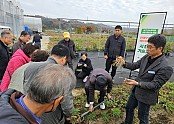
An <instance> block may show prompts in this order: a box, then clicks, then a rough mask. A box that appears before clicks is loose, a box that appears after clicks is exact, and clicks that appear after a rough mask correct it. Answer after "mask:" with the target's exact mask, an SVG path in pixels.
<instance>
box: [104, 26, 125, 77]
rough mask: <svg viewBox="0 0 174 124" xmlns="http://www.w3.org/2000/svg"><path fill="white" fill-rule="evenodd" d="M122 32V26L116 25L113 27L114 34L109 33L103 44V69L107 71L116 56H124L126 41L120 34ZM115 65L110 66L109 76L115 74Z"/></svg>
mask: <svg viewBox="0 0 174 124" xmlns="http://www.w3.org/2000/svg"><path fill="white" fill-rule="evenodd" d="M121 33H122V27H121V26H120V25H117V26H116V27H115V34H114V35H111V36H110V37H109V38H108V39H107V41H106V44H105V50H104V58H105V59H106V68H105V70H106V71H107V72H109V70H110V68H111V65H112V64H113V61H114V60H115V59H116V57H118V56H122V57H124V54H125V48H126V42H125V39H124V37H123V36H121ZM116 69H117V67H116V66H112V72H111V76H112V79H113V78H114V76H115V74H116Z"/></svg>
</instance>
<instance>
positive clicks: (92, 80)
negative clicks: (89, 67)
mask: <svg viewBox="0 0 174 124" xmlns="http://www.w3.org/2000/svg"><path fill="white" fill-rule="evenodd" d="M112 84H113V81H112V77H111V76H110V74H109V73H108V72H107V71H106V70H104V69H102V68H96V69H94V70H93V71H92V72H91V74H90V75H89V77H88V79H87V82H86V83H85V91H86V96H87V102H86V104H85V107H89V111H93V104H94V91H95V90H98V91H100V98H99V99H98V103H101V102H103V101H104V97H105V95H107V97H108V99H111V95H110V92H111V90H112ZM100 109H105V104H104V103H103V104H101V105H100Z"/></svg>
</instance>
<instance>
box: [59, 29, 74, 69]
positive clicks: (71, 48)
mask: <svg viewBox="0 0 174 124" xmlns="http://www.w3.org/2000/svg"><path fill="white" fill-rule="evenodd" d="M63 37H64V39H63V40H61V41H59V42H58V44H63V45H65V46H67V47H68V48H69V51H70V57H69V58H68V66H69V67H70V68H71V69H73V64H72V59H73V58H75V55H74V53H75V52H76V49H75V44H74V41H72V40H71V39H70V33H69V32H64V33H63Z"/></svg>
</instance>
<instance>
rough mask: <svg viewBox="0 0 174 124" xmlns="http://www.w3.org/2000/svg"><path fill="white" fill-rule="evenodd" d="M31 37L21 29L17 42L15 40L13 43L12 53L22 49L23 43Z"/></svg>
mask: <svg viewBox="0 0 174 124" xmlns="http://www.w3.org/2000/svg"><path fill="white" fill-rule="evenodd" d="M30 39H31V35H30V34H29V33H28V32H26V31H22V32H21V35H20V37H19V39H18V42H16V43H15V44H14V45H13V48H12V52H13V54H14V53H15V52H16V51H17V50H18V49H23V48H24V46H25V44H26V43H27V42H28V41H29V40H30Z"/></svg>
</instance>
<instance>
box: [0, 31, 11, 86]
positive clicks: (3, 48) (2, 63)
mask: <svg viewBox="0 0 174 124" xmlns="http://www.w3.org/2000/svg"><path fill="white" fill-rule="evenodd" d="M12 39H13V37H12V34H11V32H9V31H3V32H2V33H1V39H0V83H1V80H2V77H3V75H4V73H5V70H6V67H7V65H8V62H9V59H10V55H9V51H8V45H9V44H11V43H12Z"/></svg>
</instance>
